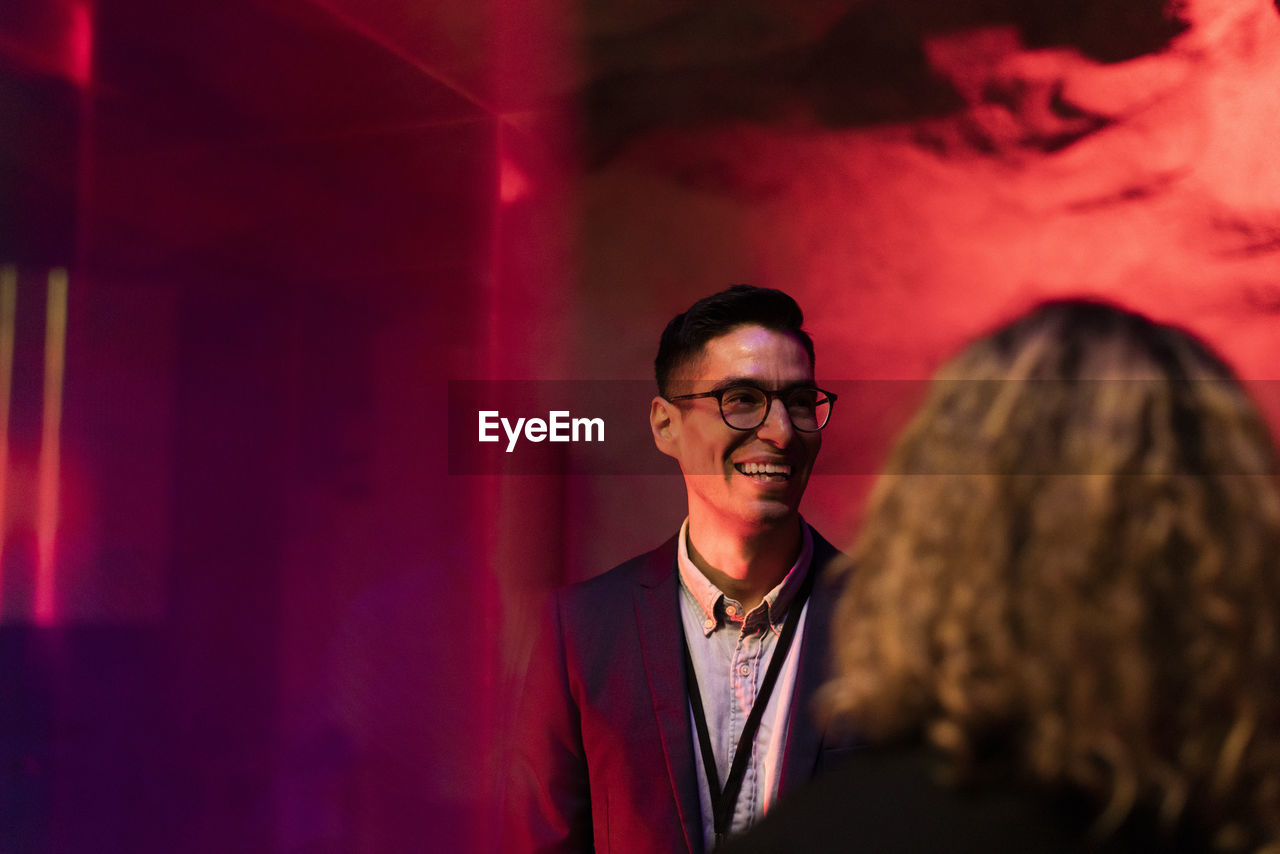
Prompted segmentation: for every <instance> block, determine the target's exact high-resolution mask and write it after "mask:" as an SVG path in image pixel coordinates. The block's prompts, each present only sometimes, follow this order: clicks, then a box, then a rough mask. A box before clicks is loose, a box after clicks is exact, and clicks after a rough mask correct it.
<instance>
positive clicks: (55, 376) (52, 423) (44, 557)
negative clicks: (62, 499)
mask: <svg viewBox="0 0 1280 854" xmlns="http://www.w3.org/2000/svg"><path fill="white" fill-rule="evenodd" d="M66 352H67V271H66V270H65V269H63V268H61V267H57V268H54V269H53V270H50V271H49V297H48V302H47V306H46V313H45V326H44V417H43V419H42V420H41V432H40V486H39V499H38V500H39V502H40V503H39V515H38V519H37V522H36V526H37V530H36V548H37V550H38V555H37V558H36V560H37V567H36V601H35V621H36V622H37V623H39V624H48V623H51V622H53V620H54V616H55V614H54V573H55V569H56V551H55V549H56V546H57V534H58V477H59V469H60V467H61V456H62V445H61V428H62V380H63V374H64V372H65V369H66Z"/></svg>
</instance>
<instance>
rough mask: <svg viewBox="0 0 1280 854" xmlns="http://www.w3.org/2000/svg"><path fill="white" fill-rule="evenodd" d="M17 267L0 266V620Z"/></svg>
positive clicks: (6, 507)
mask: <svg viewBox="0 0 1280 854" xmlns="http://www.w3.org/2000/svg"><path fill="white" fill-rule="evenodd" d="M17 304H18V268H17V267H15V266H14V265H12V264H5V265H4V266H3V267H0V619H3V618H4V607H3V606H4V546H5V540H6V538H7V537H8V533H9V525H8V518H9V516H8V509H9V506H8V496H9V404H10V401H11V400H12V399H13V329H14V314H15V309H16V307H17Z"/></svg>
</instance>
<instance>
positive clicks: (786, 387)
mask: <svg viewBox="0 0 1280 854" xmlns="http://www.w3.org/2000/svg"><path fill="white" fill-rule="evenodd" d="M739 385H749V386H752V387H753V388H758V389H762V390H764V391H790V390H791V389H793V388H816V386H815V385H814V381H813V380H797V381H796V382H791V383H785V384H783V385H781V386H778V387H777V388H769V387H768V386H766V385H765V384H764V383H763V382H761V381H760V379H759V378H757V377H726V378H725V379H722V380H720V381H719V382H717V383H716V384H715V386H714V387H713V389H712V390H713V391H720V390H721V389H726V388H733V387H734V386H739Z"/></svg>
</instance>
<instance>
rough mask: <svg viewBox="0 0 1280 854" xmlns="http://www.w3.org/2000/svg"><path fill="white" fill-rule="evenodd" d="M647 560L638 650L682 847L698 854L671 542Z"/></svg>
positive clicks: (638, 592) (698, 817) (638, 605)
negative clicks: (656, 723)
mask: <svg viewBox="0 0 1280 854" xmlns="http://www.w3.org/2000/svg"><path fill="white" fill-rule="evenodd" d="M648 560H649V562H648V565H647V566H646V567H645V570H644V572H642V573H641V578H640V585H639V586H637V587H636V588H635V611H636V623H637V625H638V626H639V629H640V649H641V654H642V656H643V658H644V669H645V675H646V676H647V677H648V680H649V692H650V695H651V697H652V699H653V711H654V715H655V716H656V717H657V720H658V731H659V733H660V735H661V736H662V752H663V756H664V757H665V759H666V764H667V776H668V779H669V780H670V781H671V790H672V794H673V795H674V796H675V799H676V807H677V809H678V810H679V813H680V823H681V825H682V826H683V827H684V837H685V843H686V845H687V846H688V850H689V851H690V852H692V854H702V813H701V810H700V808H699V805H698V781H697V772H696V770H695V769H696V766H695V764H694V757H693V730H692V729H691V727H690V726H689V700H688V697H687V695H686V689H685V672H684V656H683V654H682V653H681V646H680V643H681V637H682V633H683V631H684V629H683V627H682V623H681V620H680V597H679V574H678V573H677V572H676V540H675V538H672V539H671V540H669V541H668V542H667V543H665V544H663V545H662V546H661V547H660V548H658V549H656V550H655V551H653V552H650V553H649V556H648Z"/></svg>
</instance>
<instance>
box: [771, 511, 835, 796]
mask: <svg viewBox="0 0 1280 854" xmlns="http://www.w3.org/2000/svg"><path fill="white" fill-rule="evenodd" d="M840 557H842V555H841V553H840V552H838V551H837V550H836V549H835V547H834V546H832V545H831V544H830V543H829V542H827V541H826V540H825V539H823V538H822V537H821V536H819V534H818V532H817V531H814V532H813V563H812V564H811V565H810V567H809V571H810V572H817V573H819V575H818V577H817V578H816V579H814V586H813V593H812V595H811V596H810V597H809V604H808V609H807V610H808V615H807V616H806V617H805V623H804V636H803V637H802V638H801V639H800V663H799V667H798V668H797V672H796V686H795V691H794V693H793V694H792V699H791V712H790V721H789V722H788V731H787V747H786V753H785V754H784V756H783V758H782V776H781V777H780V778H779V780H778V790H779V793H785V792H787V791H790V790H791V789H793V788H795V787H796V786H799V785H801V784H803V783H805V782H806V781H808V780H809V779H810V778H811V777H812V776H813V774H814V770H815V769H816V768H817V765H818V754H819V752H820V751H821V749H822V732H821V731H820V730H819V729H818V726H817V724H816V723H815V721H814V717H813V711H814V709H813V699H814V695H815V694H816V693H817V691H818V689H819V688H821V687H822V685H823V683H824V682H826V681H827V677H828V670H829V667H830V662H831V656H830V641H829V636H830V633H831V618H832V613H833V612H834V610H835V605H836V598H837V595H838V593H839V585H838V584H836V583H834V581H833V579H832V577H831V576H832V572H831V564H832V563H833V562H834V561H835V560H836V559H837V558H840Z"/></svg>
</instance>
